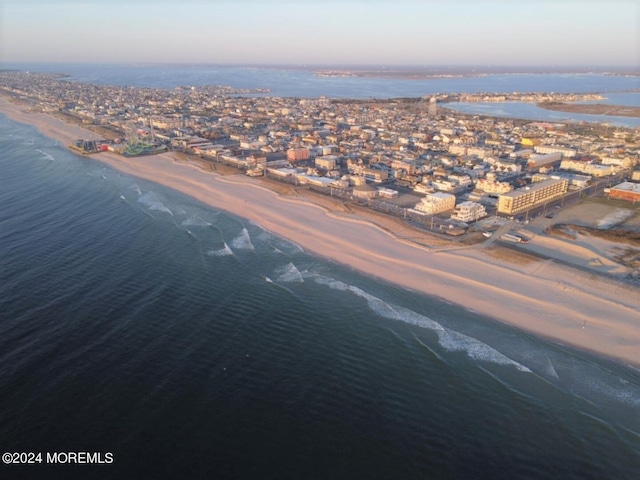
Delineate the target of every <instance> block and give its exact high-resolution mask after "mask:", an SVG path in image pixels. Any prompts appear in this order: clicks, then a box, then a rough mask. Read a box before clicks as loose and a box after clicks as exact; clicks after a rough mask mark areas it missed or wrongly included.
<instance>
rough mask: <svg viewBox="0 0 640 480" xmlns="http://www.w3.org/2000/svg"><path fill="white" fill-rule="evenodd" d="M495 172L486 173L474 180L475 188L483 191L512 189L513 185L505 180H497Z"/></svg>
mask: <svg viewBox="0 0 640 480" xmlns="http://www.w3.org/2000/svg"><path fill="white" fill-rule="evenodd" d="M496 178H497V177H496V174H495V173H492V172H490V173H487V176H486V178H481V179H479V180H478V181H477V182H476V189H478V190H482V191H483V192H485V193H498V194H501V193H508V192H510V191H511V190H513V186H511V184H509V183H507V182H498V181H497V180H496Z"/></svg>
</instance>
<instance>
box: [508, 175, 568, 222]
mask: <svg viewBox="0 0 640 480" xmlns="http://www.w3.org/2000/svg"><path fill="white" fill-rule="evenodd" d="M568 187H569V181H568V180H567V179H566V178H559V179H555V178H550V179H548V180H543V181H541V182H536V183H532V184H531V185H529V186H527V187H524V188H519V189H517V190H514V191H513V192H509V193H505V194H502V195H500V196H499V197H498V213H504V214H506V215H513V214H515V213H520V212H524V211H526V210H529V209H530V208H533V207H535V206H537V205H541V204H543V203H545V202H548V201H549V200H552V199H554V198H556V197H560V196H561V195H562V194H564V193H565V192H566V191H567V188H568Z"/></svg>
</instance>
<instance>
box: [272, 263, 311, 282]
mask: <svg viewBox="0 0 640 480" xmlns="http://www.w3.org/2000/svg"><path fill="white" fill-rule="evenodd" d="M276 273H277V274H278V278H277V279H276V280H277V281H278V282H298V283H301V282H304V279H303V278H302V274H301V273H300V270H298V268H297V267H296V266H295V265H294V264H293V263H288V264H286V265H284V266H282V267H279V268H277V269H276Z"/></svg>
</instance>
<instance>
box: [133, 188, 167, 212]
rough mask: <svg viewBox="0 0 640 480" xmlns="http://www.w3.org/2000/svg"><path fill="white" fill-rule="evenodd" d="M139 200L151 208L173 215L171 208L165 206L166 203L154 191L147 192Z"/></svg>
mask: <svg viewBox="0 0 640 480" xmlns="http://www.w3.org/2000/svg"><path fill="white" fill-rule="evenodd" d="M138 202H140V203H141V204H143V205H144V206H145V207H147V208H148V209H149V210H156V211H158V212H164V213H168V214H169V215H171V216H173V213H172V212H171V210H169V209H168V208H167V207H165V205H164V204H163V203H162V202H161V201H160V199H159V198H158V196H157V195H156V194H155V193H153V192H147V193H145V194H144V195H142V196H141V197H140V198H139V199H138Z"/></svg>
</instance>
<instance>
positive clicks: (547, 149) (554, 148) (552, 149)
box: [533, 145, 578, 158]
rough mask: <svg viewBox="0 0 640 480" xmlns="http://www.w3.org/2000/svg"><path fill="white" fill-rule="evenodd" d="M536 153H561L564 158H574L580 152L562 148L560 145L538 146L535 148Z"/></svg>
mask: <svg viewBox="0 0 640 480" xmlns="http://www.w3.org/2000/svg"><path fill="white" fill-rule="evenodd" d="M533 150H534V151H535V152H536V153H542V154H548V153H559V154H560V155H562V157H563V158H573V157H575V156H576V155H577V154H578V152H577V151H576V149H575V148H569V147H561V146H560V145H536V146H535V147H533Z"/></svg>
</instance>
